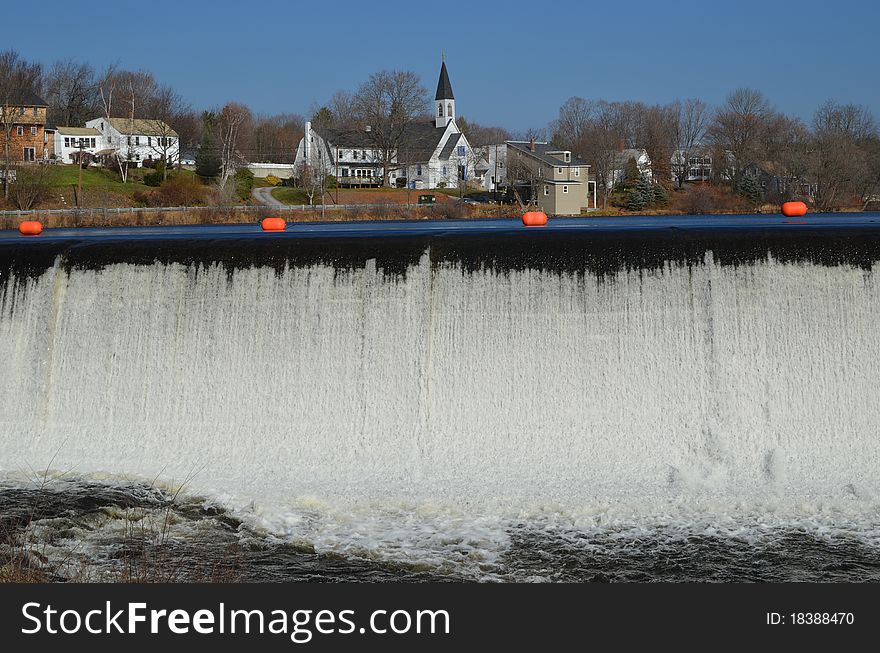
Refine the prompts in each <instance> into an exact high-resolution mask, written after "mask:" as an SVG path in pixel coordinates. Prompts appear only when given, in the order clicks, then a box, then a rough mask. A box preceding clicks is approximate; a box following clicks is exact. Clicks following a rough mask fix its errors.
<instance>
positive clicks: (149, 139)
mask: <svg viewBox="0 0 880 653" xmlns="http://www.w3.org/2000/svg"><path fill="white" fill-rule="evenodd" d="M147 145H150V146H152V145H153V137H152V136H147Z"/></svg>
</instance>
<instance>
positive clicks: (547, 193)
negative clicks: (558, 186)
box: [544, 186, 550, 195]
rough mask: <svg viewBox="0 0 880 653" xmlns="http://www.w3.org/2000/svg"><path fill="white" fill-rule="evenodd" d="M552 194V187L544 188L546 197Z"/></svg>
mask: <svg viewBox="0 0 880 653" xmlns="http://www.w3.org/2000/svg"><path fill="white" fill-rule="evenodd" d="M549 194H550V186H544V195H549Z"/></svg>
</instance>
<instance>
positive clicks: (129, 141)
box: [125, 136, 131, 145]
mask: <svg viewBox="0 0 880 653" xmlns="http://www.w3.org/2000/svg"><path fill="white" fill-rule="evenodd" d="M125 142H126V145H131V136H126V141H125Z"/></svg>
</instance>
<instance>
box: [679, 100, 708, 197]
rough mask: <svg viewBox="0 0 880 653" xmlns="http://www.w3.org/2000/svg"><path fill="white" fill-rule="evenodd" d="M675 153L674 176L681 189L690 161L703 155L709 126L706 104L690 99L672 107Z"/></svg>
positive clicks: (685, 179)
mask: <svg viewBox="0 0 880 653" xmlns="http://www.w3.org/2000/svg"><path fill="white" fill-rule="evenodd" d="M672 111H673V114H674V116H675V121H674V123H673V127H674V134H673V140H674V142H675V152H674V154H673V157H672V161H671V164H672V174H673V175H675V180H676V181H677V182H678V187H679V188H681V187H682V186H683V185H684V182H685V181H687V178H688V172H689V170H690V161H691V159H692V158H693V157H695V156H697V155H698V154H702V153H703V141H704V140H705V138H706V128H707V127H708V125H709V108H708V107H707V106H706V104H705V102H703V101H702V100H698V99H696V98H690V99H687V100H685V101H684V102H675V103H673V105H672Z"/></svg>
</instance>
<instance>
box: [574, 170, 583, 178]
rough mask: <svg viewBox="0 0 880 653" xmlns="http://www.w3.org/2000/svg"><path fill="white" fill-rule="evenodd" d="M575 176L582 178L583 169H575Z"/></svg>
mask: <svg viewBox="0 0 880 653" xmlns="http://www.w3.org/2000/svg"><path fill="white" fill-rule="evenodd" d="M574 176H575V177H580V176H581V169H580V168H575V169H574Z"/></svg>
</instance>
